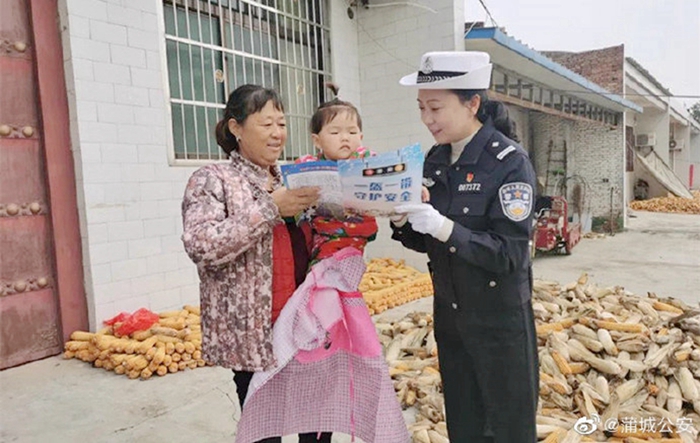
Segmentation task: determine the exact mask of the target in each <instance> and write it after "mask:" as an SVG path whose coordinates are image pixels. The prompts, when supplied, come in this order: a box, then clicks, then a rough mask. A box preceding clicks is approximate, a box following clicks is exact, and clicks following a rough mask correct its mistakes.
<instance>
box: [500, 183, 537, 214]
mask: <svg viewBox="0 0 700 443" xmlns="http://www.w3.org/2000/svg"><path fill="white" fill-rule="evenodd" d="M498 197H499V199H500V200H501V207H502V208H503V213H504V214H505V215H506V217H508V218H509V219H511V220H513V221H516V222H519V221H523V220H525V219H526V218H527V217H528V216H529V215H530V212H531V211H532V200H533V195H532V186H530V185H529V184H527V183H521V182H516V183H507V184H505V185H503V186H501V189H499V190H498Z"/></svg>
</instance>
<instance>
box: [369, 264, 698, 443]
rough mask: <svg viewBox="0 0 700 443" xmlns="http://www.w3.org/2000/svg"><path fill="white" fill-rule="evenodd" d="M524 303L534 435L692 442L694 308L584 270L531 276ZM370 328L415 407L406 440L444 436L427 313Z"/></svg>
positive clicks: (565, 440) (406, 401) (561, 441)
mask: <svg viewBox="0 0 700 443" xmlns="http://www.w3.org/2000/svg"><path fill="white" fill-rule="evenodd" d="M533 308H534V311H535V315H536V323H537V335H538V349H539V359H540V401H539V411H538V415H537V430H538V437H539V439H540V441H544V442H547V443H555V442H556V443H572V442H579V441H596V442H604V441H608V442H620V443H641V442H656V443H660V442H665V443H691V442H697V441H699V440H698V429H700V311H698V310H693V309H691V308H690V307H688V306H687V305H685V304H684V303H682V302H680V301H678V300H674V299H659V298H657V297H656V296H654V295H653V294H651V296H650V297H639V296H635V295H634V294H631V293H629V292H627V291H625V290H624V289H622V288H620V287H611V288H602V289H601V288H598V287H596V286H594V285H592V284H589V283H588V281H587V277H586V276H585V275H584V276H582V277H581V278H580V279H579V280H578V281H577V282H575V283H572V284H570V285H567V286H564V287H562V286H560V285H559V284H557V283H554V282H544V281H536V282H535V288H534V294H533ZM377 329H378V333H379V336H380V340H381V341H382V343H383V345H384V347H385V354H386V359H387V362H388V364H389V367H390V372H391V375H392V378H393V379H394V385H395V388H396V391H397V395H398V397H399V400H400V401H401V403H402V405H403V407H404V408H405V409H408V408H414V409H415V412H416V422H415V423H414V424H412V425H410V426H411V430H412V431H413V433H414V441H419V442H430V443H435V442H444V441H446V440H440V437H445V435H446V434H445V433H444V432H442V431H443V430H444V423H443V421H444V415H443V409H442V405H443V403H442V402H441V392H442V387H441V384H440V381H439V377H437V376H436V375H435V369H437V368H438V362H437V358H436V357H437V348H436V345H435V338H434V334H433V332H432V331H433V327H432V319H431V317H430V316H429V315H428V314H416V313H414V314H411V315H409V316H408V317H406V318H404V319H402V320H399V321H397V322H393V323H382V322H381V320H380V321H379V322H378V323H377ZM504 395H505V396H504V401H507V394H504ZM426 437H427V440H426Z"/></svg>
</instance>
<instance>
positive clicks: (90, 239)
mask: <svg viewBox="0 0 700 443" xmlns="http://www.w3.org/2000/svg"><path fill="white" fill-rule="evenodd" d="M61 3H62V4H61V20H62V24H63V27H64V32H63V41H64V47H65V59H66V60H65V62H66V72H68V73H70V72H72V73H73V76H72V78H71V76H70V75H68V76H67V77H68V78H67V81H68V90H69V100H70V108H71V133H72V141H73V150H74V153H75V159H76V162H75V165H76V175H77V180H78V183H77V185H78V197H79V203H78V204H79V206H80V207H79V212H80V217H81V226H82V229H81V231H82V235H83V243H84V244H83V251H84V263H85V276H86V282H85V284H86V292H87V297H88V306H89V310H90V312H89V317H90V326H91V328H93V329H95V328H97V327H99V326H100V324H101V322H102V321H103V320H104V319H106V318H108V317H111V316H113V315H115V314H117V313H118V312H120V311H133V310H135V309H137V308H140V307H147V308H150V309H154V310H162V309H169V308H172V307H177V306H181V305H182V304H184V303H191V302H197V300H198V290H197V281H198V280H197V276H196V271H195V268H194V266H193V265H192V263H191V262H189V260H188V258H187V256H186V255H185V253H184V251H183V248H182V244H181V242H180V239H179V236H180V233H181V231H182V227H181V221H180V202H181V198H182V192H183V189H184V185H185V182H186V180H187V177H188V176H189V175H190V174H191V172H192V171H193V168H187V167H170V166H168V152H167V145H166V134H167V126H166V125H167V124H169V122H167V116H166V109H165V100H164V97H165V96H164V92H163V87H164V84H163V73H162V71H161V69H162V67H161V54H160V47H161V41H160V40H161V36H160V35H159V21H158V20H159V19H158V15H157V12H158V8H160V2H159V0H128V1H127V0H62V2H61Z"/></svg>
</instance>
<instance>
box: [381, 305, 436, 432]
mask: <svg viewBox="0 0 700 443" xmlns="http://www.w3.org/2000/svg"><path fill="white" fill-rule="evenodd" d="M376 327H377V332H378V335H379V340H380V341H381V342H382V345H383V346H384V356H385V358H386V360H387V363H388V365H389V374H390V375H391V377H392V379H393V381H394V389H395V390H396V395H397V396H398V398H399V401H400V403H401V406H402V407H403V408H404V409H408V408H413V409H414V410H415V422H414V423H411V424H410V425H409V430H410V431H411V433H412V434H413V441H414V442H416V443H447V442H449V440H448V439H447V425H446V423H445V400H444V397H443V395H442V382H441V381H440V372H439V368H438V358H437V344H436V342H435V333H434V331H433V317H432V315H430V314H426V313H412V314H410V315H408V316H406V317H405V318H404V319H402V320H399V321H397V322H394V323H387V322H383V321H381V319H380V320H378V321H377V323H376Z"/></svg>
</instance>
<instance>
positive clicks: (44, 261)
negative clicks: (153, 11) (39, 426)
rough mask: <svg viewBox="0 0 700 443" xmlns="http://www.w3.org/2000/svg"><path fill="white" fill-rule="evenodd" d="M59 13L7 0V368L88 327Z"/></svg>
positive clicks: (2, 57)
mask: <svg viewBox="0 0 700 443" xmlns="http://www.w3.org/2000/svg"><path fill="white" fill-rule="evenodd" d="M57 12H58V10H57V6H56V1H55V0H53V1H45V0H42V1H36V0H34V1H29V0H3V11H2V14H0V369H3V368H7V367H10V366H15V365H18V364H21V363H25V362H28V361H32V360H37V359H39V358H43V357H46V356H49V355H55V354H57V353H59V352H60V350H61V347H62V344H63V340H64V338H65V337H64V336H65V335H67V334H69V333H70V330H71V329H77V328H79V327H80V328H85V327H87V315H86V314H87V313H86V309H85V306H86V303H85V295H84V290H83V285H82V263H81V262H82V258H81V253H80V236H79V228H78V218H77V207H76V197H75V179H74V171H73V165H72V155H71V152H70V138H69V136H68V107H67V96H66V88H65V83H64V77H63V65H62V62H63V60H62V53H61V44H60V34H59V30H58V13H57ZM57 263H58V266H57V265H56V264H57ZM67 291H70V293H68V292H67ZM64 331H65V332H64Z"/></svg>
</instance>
